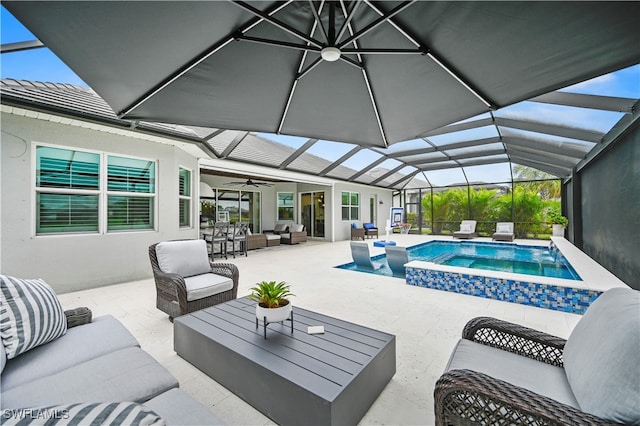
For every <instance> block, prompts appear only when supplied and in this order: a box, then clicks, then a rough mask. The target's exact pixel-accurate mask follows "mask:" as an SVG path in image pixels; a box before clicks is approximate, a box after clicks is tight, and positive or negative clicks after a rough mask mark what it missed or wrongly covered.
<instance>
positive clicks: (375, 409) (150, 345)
mask: <svg viewBox="0 0 640 426" xmlns="http://www.w3.org/2000/svg"><path fill="white" fill-rule="evenodd" d="M394 239H396V240H397V241H398V244H400V245H405V246H406V245H413V244H417V243H419V242H421V241H423V237H420V236H416V235H397V236H394ZM369 244H370V248H371V249H372V250H371V253H372V254H379V253H381V252H384V249H380V248H374V247H373V246H372V245H371V244H372V243H371V241H370V242H369ZM350 256H351V254H350V247H349V241H341V242H337V243H324V242H312V241H310V242H308V243H307V244H305V245H304V246H302V247H296V246H280V247H273V248H268V249H265V250H260V251H258V252H255V253H254V254H252V255H251V256H249V257H238V258H236V259H234V260H233V263H234V264H236V265H237V266H238V269H239V270H240V284H239V289H238V297H243V296H245V295H247V294H248V293H249V288H250V287H252V286H254V285H255V283H256V282H258V281H262V280H284V281H286V282H287V283H289V284H291V289H292V291H293V292H294V293H295V294H296V296H295V297H294V298H292V301H293V304H294V306H299V307H301V308H304V309H309V310H313V311H316V312H320V313H322V314H324V315H329V316H333V317H337V318H340V319H342V320H346V321H350V322H353V323H356V324H360V325H364V326H367V327H371V328H374V329H377V330H381V331H384V332H386V333H391V334H394V335H395V336H396V373H395V375H394V376H393V378H392V379H391V381H390V382H389V384H388V385H387V386H386V388H385V389H384V390H383V391H382V393H381V394H380V396H379V397H378V399H377V400H376V401H375V403H374V404H373V405H372V407H371V408H370V409H369V411H368V412H367V413H366V415H365V416H364V417H363V418H362V420H361V421H360V424H363V425H365V424H394V425H410V424H411V425H418V424H420V425H431V424H434V421H435V420H434V419H435V418H434V412H433V406H434V404H433V403H434V401H433V390H434V386H435V383H436V380H437V379H438V378H439V377H440V375H441V374H442V373H443V372H444V370H445V366H446V364H447V360H448V359H449V356H450V354H451V352H452V350H453V348H454V347H455V345H456V343H457V342H458V340H459V339H460V336H461V333H462V329H463V327H464V325H465V323H466V322H467V321H468V320H470V319H471V318H473V317H476V316H493V317H497V318H500V319H503V320H506V321H511V322H516V323H518V324H522V325H525V326H529V327H532V328H535V329H538V330H542V331H545V332H548V333H551V334H554V335H556V336H559V337H562V338H567V337H568V336H569V334H570V332H571V330H572V329H573V327H574V326H575V324H576V323H577V322H578V320H579V319H580V318H581V316H580V315H576V314H568V313H561V312H556V311H550V310H547V309H540V308H534V307H529V306H523V305H517V304H512V303H507V302H499V301H494V300H489V299H483V298H478V297H473V296H466V295H461V294H456V293H448V292H443V291H438V290H430V289H424V288H418V287H413V286H409V285H406V283H405V280H404V279H402V278H390V277H383V276H375V275H370V274H360V273H356V272H352V271H346V270H340V269H336V268H334V267H333V266H335V265H337V264H339V263H342V262H344V261H346V260H348V259H349V258H350ZM283 258H286V259H287V261H288V262H293V263H295V262H303V263H304V264H305V268H281V267H280V265H281V261H282V259H283ZM60 299H61V301H62V303H63V306H64V307H65V308H67V307H70V306H88V307H90V308H91V309H92V310H93V312H94V316H98V315H101V314H112V315H114V316H115V317H116V318H118V319H119V320H121V321H122V322H123V323H124V324H125V326H126V327H127V328H128V329H129V330H130V331H131V332H132V333H133V335H134V336H135V337H136V338H137V339H138V340H139V341H140V344H141V346H142V348H143V349H145V350H146V351H148V352H149V353H150V354H151V355H152V356H153V357H154V358H155V359H157V360H158V361H160V363H161V364H162V365H164V366H165V367H166V368H167V369H168V370H169V371H170V372H171V373H172V374H173V375H174V376H175V377H176V378H177V379H178V381H179V382H180V388H181V389H182V390H183V391H185V392H187V393H189V394H190V395H192V396H193V397H194V398H195V399H197V400H198V401H199V402H201V403H202V404H204V405H205V406H207V407H209V409H210V410H211V411H212V412H213V413H214V414H215V415H216V416H217V417H218V418H220V419H221V420H222V422H223V423H225V424H229V425H248V424H273V423H272V422H270V420H269V419H268V418H267V417H265V416H264V415H263V414H261V413H260V412H258V411H257V410H255V409H254V408H252V407H251V406H250V405H249V404H247V403H245V402H244V401H243V400H242V399H240V398H238V397H237V396H236V395H234V394H233V393H231V392H230V391H229V390H227V389H226V388H224V387H223V386H221V385H220V384H218V383H216V382H215V381H214V380H212V379H210V378H209V377H207V375H205V374H204V373H202V372H201V371H199V370H198V369H197V368H195V367H194V366H192V365H191V364H189V363H188V362H187V361H185V360H184V359H182V358H181V357H179V356H178V355H177V354H176V353H175V352H174V351H173V324H172V323H171V322H170V321H169V320H168V318H167V316H166V314H164V313H163V312H161V311H159V310H158V309H156V307H155V284H154V282H153V279H152V278H151V279H147V280H141V281H135V282H129V283H123V284H119V285H114V286H108V287H102V288H97V289H92V290H86V291H79V292H73V293H68V294H63V295H61V296H60ZM257 333H259V334H261V333H262V331H261V330H260V331H258V332H257ZM283 403H285V402H283Z"/></svg>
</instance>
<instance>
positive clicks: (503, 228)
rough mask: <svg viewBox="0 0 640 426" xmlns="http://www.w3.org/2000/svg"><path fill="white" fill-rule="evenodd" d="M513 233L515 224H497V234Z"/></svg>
mask: <svg viewBox="0 0 640 426" xmlns="http://www.w3.org/2000/svg"><path fill="white" fill-rule="evenodd" d="M511 233H513V224H512V223H506V222H498V223H497V224H496V234H511Z"/></svg>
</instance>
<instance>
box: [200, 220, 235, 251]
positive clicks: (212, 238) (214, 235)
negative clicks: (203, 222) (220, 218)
mask: <svg viewBox="0 0 640 426" xmlns="http://www.w3.org/2000/svg"><path fill="white" fill-rule="evenodd" d="M228 234H229V222H216V223H214V224H213V227H212V228H208V229H206V230H205V231H204V232H203V235H202V236H203V238H204V240H205V241H206V242H207V244H210V245H211V259H212V260H213V259H214V258H215V253H216V246H219V247H220V258H222V257H224V258H225V259H226V258H227V235H228Z"/></svg>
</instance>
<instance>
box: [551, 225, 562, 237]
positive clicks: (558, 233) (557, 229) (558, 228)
mask: <svg viewBox="0 0 640 426" xmlns="http://www.w3.org/2000/svg"><path fill="white" fill-rule="evenodd" d="M552 228H553V230H552V232H553V236H554V237H564V226H562V225H559V224H557V223H555V224H553V226H552Z"/></svg>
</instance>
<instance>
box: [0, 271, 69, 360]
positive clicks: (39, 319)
mask: <svg viewBox="0 0 640 426" xmlns="http://www.w3.org/2000/svg"><path fill="white" fill-rule="evenodd" d="M66 332H67V318H66V316H65V314H64V309H62V306H61V305H60V302H59V301H58V297H57V296H56V293H55V292H54V291H53V289H52V288H51V287H50V286H49V285H48V284H47V283H46V282H44V281H43V280H41V279H32V280H23V279H19V278H14V277H9V276H7V275H0V338H1V339H2V345H3V346H4V350H5V351H6V355H7V359H12V358H15V357H16V356H18V355H20V354H22V353H24V352H27V351H28V350H29V349H33V348H35V347H36V346H39V345H42V344H45V343H48V342H51V341H52V340H55V339H57V338H58V337H60V336H62V335H64V334H65V333H66Z"/></svg>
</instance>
